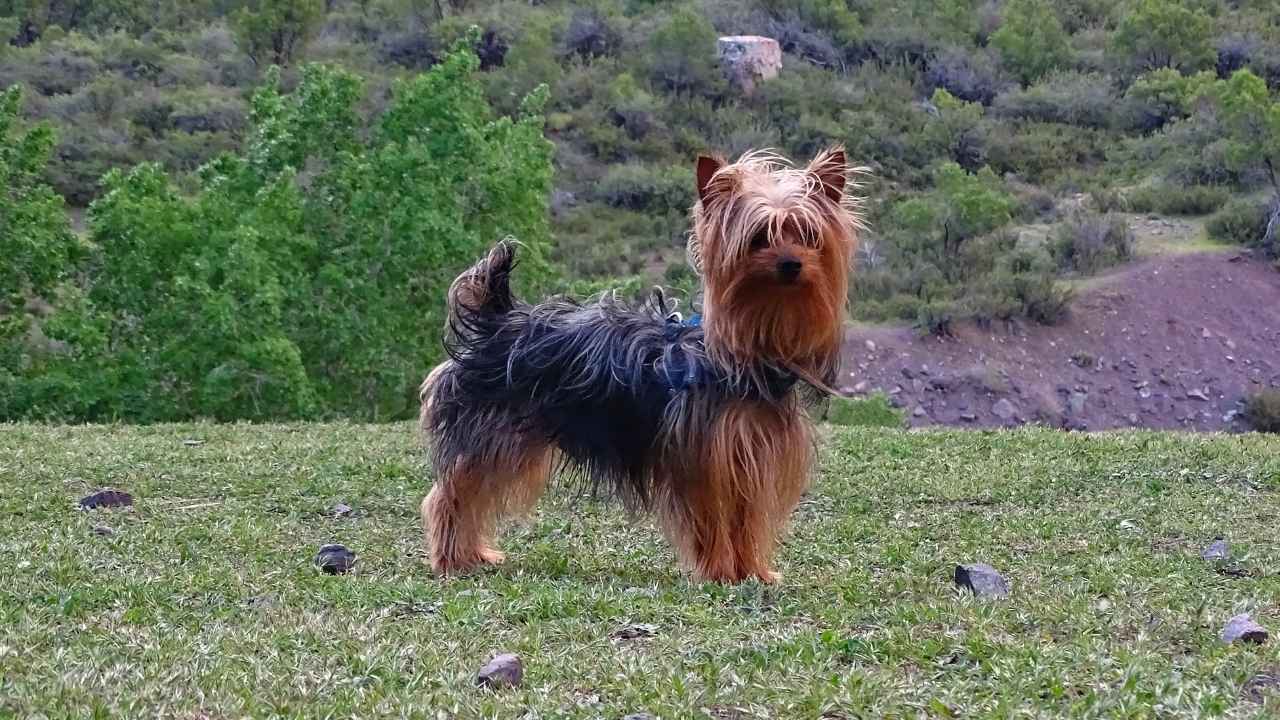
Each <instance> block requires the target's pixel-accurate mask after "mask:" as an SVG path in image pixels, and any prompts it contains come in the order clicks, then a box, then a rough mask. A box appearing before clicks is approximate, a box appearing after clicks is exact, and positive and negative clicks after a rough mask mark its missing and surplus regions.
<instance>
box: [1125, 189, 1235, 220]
mask: <svg viewBox="0 0 1280 720" xmlns="http://www.w3.org/2000/svg"><path fill="white" fill-rule="evenodd" d="M1230 197H1231V192H1230V191H1229V190H1228V189H1227V188H1224V187H1221V186H1218V185H1187V186H1185V187H1173V186H1171V185H1166V184H1163V183H1161V184H1157V185H1145V186H1143V187H1140V188H1137V189H1134V190H1131V191H1129V192H1128V193H1127V194H1126V199H1127V201H1128V204H1129V207H1130V209H1132V210H1133V212H1140V213H1160V214H1162V215H1207V214H1209V213H1211V212H1214V211H1215V210H1217V209H1218V208H1220V207H1222V205H1223V204H1224V203H1226V202H1227V199H1228V198H1230Z"/></svg>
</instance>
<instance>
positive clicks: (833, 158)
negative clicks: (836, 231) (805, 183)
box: [809, 146, 849, 202]
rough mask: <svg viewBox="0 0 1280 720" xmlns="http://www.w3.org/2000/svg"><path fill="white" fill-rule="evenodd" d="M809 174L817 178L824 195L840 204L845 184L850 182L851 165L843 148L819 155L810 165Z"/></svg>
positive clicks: (834, 148)
mask: <svg viewBox="0 0 1280 720" xmlns="http://www.w3.org/2000/svg"><path fill="white" fill-rule="evenodd" d="M809 172H811V173H813V175H814V176H815V177H817V179H818V184H820V185H821V186H822V193H823V194H824V195H826V196H827V197H828V198H831V200H832V202H840V200H841V198H843V197H844V186H845V183H846V182H848V180H849V163H848V161H847V160H846V159H845V155H844V148H843V147H840V146H836V147H833V148H831V149H830V150H824V151H822V152H820V153H818V156H817V157H815V158H814V159H813V162H811V163H809Z"/></svg>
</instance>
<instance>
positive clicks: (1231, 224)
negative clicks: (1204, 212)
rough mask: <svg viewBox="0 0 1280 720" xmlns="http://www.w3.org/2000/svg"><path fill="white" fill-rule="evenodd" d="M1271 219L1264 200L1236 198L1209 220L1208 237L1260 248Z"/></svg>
mask: <svg viewBox="0 0 1280 720" xmlns="http://www.w3.org/2000/svg"><path fill="white" fill-rule="evenodd" d="M1270 217H1271V204H1270V203H1269V202H1267V201H1265V200H1255V199H1251V198H1236V199H1234V200H1232V201H1230V202H1228V203H1227V204H1225V205H1223V206H1222V209H1221V210H1219V211H1218V212H1216V213H1214V215H1213V217H1211V218H1209V222H1208V224H1207V226H1206V227H1207V229H1208V231H1209V237H1211V238H1214V239H1215V240H1221V241H1224V242H1230V243H1235V244H1237V245H1244V246H1246V247H1262V244H1263V239H1264V237H1265V236H1266V233H1267V221H1268V220H1269V219H1270Z"/></svg>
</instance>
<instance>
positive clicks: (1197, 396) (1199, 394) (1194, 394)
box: [1187, 388, 1209, 402]
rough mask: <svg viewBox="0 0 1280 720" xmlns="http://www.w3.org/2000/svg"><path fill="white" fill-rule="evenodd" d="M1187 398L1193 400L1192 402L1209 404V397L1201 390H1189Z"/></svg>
mask: <svg viewBox="0 0 1280 720" xmlns="http://www.w3.org/2000/svg"><path fill="white" fill-rule="evenodd" d="M1187 397H1189V398H1191V399H1192V400H1199V401H1200V402H1209V396H1208V395H1206V394H1205V392H1204V391H1203V390H1201V389H1200V388H1191V389H1190V390H1188V391H1187Z"/></svg>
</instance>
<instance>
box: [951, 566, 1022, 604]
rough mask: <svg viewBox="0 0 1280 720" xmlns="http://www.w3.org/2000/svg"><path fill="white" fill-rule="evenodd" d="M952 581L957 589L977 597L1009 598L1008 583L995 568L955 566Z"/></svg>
mask: <svg viewBox="0 0 1280 720" xmlns="http://www.w3.org/2000/svg"><path fill="white" fill-rule="evenodd" d="M954 580H955V583H956V586H957V587H961V588H965V589H967V590H972V591H973V594H974V595H977V596H978V597H991V598H1003V597H1008V596H1009V583H1008V581H1006V580H1005V579H1004V577H1003V576H1001V575H1000V573H999V572H998V571H997V570H996V569H995V568H993V567H991V566H990V565H987V564H985V563H973V564H970V565H957V566H956V571H955V577H954Z"/></svg>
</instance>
